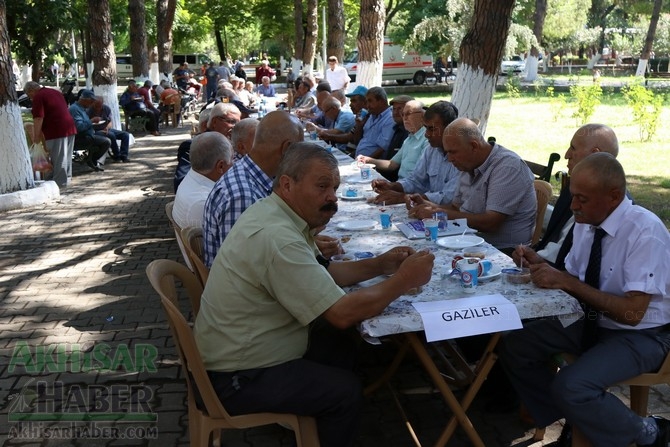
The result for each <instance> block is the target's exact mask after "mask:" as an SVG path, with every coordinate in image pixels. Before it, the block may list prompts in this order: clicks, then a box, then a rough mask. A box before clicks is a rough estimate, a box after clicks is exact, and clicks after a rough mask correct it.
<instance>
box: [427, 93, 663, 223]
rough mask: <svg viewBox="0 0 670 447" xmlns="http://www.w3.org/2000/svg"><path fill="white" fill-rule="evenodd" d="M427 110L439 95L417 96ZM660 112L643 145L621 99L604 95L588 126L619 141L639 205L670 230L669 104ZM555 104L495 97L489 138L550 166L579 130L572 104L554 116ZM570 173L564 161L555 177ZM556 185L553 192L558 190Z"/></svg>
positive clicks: (538, 96)
mask: <svg viewBox="0 0 670 447" xmlns="http://www.w3.org/2000/svg"><path fill="white" fill-rule="evenodd" d="M415 96H416V97H417V99H421V100H422V101H424V102H425V103H426V104H432V103H433V102H435V101H437V100H439V99H447V100H448V99H450V98H445V97H437V96H435V95H432V96H429V95H422V94H416V95H415ZM668 99H669V98H668V96H666V101H665V104H664V107H663V110H662V114H661V119H660V124H659V127H658V131H657V133H656V135H655V136H654V138H653V139H652V141H650V142H640V138H639V131H638V127H637V125H636V124H635V123H634V122H633V117H632V114H631V112H630V110H629V108H628V106H627V105H626V101H625V100H624V98H623V96H622V95H620V94H614V93H611V92H608V91H607V89H604V92H603V100H602V103H601V104H600V105H599V106H598V107H597V108H596V111H595V114H594V115H593V117H591V119H590V120H589V122H598V123H603V124H607V125H608V126H610V127H612V128H613V129H614V131H615V132H616V133H617V136H618V138H619V148H620V149H619V156H618V159H619V161H620V162H621V164H622V165H623V167H624V169H625V171H626V176H627V179H628V183H629V190H630V191H631V193H632V195H633V198H634V199H635V202H636V203H637V204H639V205H642V206H644V207H645V208H648V209H650V210H651V211H653V212H654V213H656V214H657V215H658V216H659V217H660V218H661V219H662V220H663V221H664V222H665V224H666V226H667V227H669V228H670V102H669V101H668ZM557 101H558V100H557V99H552V98H548V97H547V96H545V95H544V93H541V92H540V93H522V95H521V97H520V98H508V97H507V95H506V94H504V93H497V94H496V95H495V97H494V100H493V105H492V107H491V114H490V117H489V121H488V126H487V128H486V132H485V133H486V136H495V137H496V140H497V141H498V143H500V144H501V145H503V146H505V147H507V148H508V149H511V150H513V151H515V152H516V153H518V154H519V155H520V156H521V158H523V159H526V160H531V161H535V162H537V163H542V164H544V163H546V162H547V160H548V158H549V154H550V153H552V152H557V153H558V154H560V155H561V157H563V155H564V154H565V151H566V150H567V148H568V146H569V144H570V139H571V138H572V135H573V133H574V132H575V130H577V128H578V127H579V126H580V123H577V122H576V120H575V119H574V118H572V117H571V115H572V112H573V111H574V110H575V106H573V105H571V104H568V105H567V106H566V107H565V108H564V109H563V110H562V112H561V113H560V114H558V116H557V113H556V104H557ZM561 170H566V171H567V168H566V163H565V160H564V159H562V160H561V161H559V162H558V163H556V164H554V172H556V171H561ZM557 185H558V184H557V183H555V187H556V188H557Z"/></svg>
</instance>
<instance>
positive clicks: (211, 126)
mask: <svg viewBox="0 0 670 447" xmlns="http://www.w3.org/2000/svg"><path fill="white" fill-rule="evenodd" d="M241 119H242V114H241V113H240V110H239V109H238V108H237V106H236V105H235V104H233V103H230V102H220V103H218V104H215V105H214V107H212V111H211V112H210V114H209V121H208V122H207V129H208V130H210V131H213V132H219V133H220V134H221V135H223V136H224V137H226V138H228V139H229V140H230V136H231V133H232V131H233V128H234V127H235V125H237V123H239V122H240V120H241Z"/></svg>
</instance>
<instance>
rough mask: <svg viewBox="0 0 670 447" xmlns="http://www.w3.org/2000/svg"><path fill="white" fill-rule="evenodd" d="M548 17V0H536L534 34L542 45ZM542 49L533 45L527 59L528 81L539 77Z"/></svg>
mask: <svg viewBox="0 0 670 447" xmlns="http://www.w3.org/2000/svg"><path fill="white" fill-rule="evenodd" d="M546 17H547V0H535V14H533V34H534V35H535V39H537V42H538V44H540V46H542V32H543V31H544V19H545V18H546ZM539 56H540V49H539V48H537V47H536V46H535V45H533V46H532V47H531V48H530V55H529V56H528V58H527V60H526V81H528V82H533V81H534V80H536V79H537V66H538V62H539Z"/></svg>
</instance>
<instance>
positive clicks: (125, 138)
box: [96, 129, 130, 158]
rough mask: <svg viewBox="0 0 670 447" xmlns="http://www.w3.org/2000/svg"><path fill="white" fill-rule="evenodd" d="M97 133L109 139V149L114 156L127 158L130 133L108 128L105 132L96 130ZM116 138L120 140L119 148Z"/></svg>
mask: <svg viewBox="0 0 670 447" xmlns="http://www.w3.org/2000/svg"><path fill="white" fill-rule="evenodd" d="M96 134H97V135H101V136H103V137H108V138H109V140H110V149H111V150H112V154H113V155H114V157H119V158H128V146H129V145H130V134H129V133H128V132H126V131H125V130H117V129H109V130H108V131H107V133H105V132H104V131H97V132H96ZM117 140H121V148H119V143H118V141H117Z"/></svg>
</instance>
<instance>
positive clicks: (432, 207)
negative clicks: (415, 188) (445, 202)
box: [405, 194, 444, 219]
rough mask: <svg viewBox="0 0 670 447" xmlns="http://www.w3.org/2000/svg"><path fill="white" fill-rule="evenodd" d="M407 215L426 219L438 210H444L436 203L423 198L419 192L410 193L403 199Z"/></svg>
mask: <svg viewBox="0 0 670 447" xmlns="http://www.w3.org/2000/svg"><path fill="white" fill-rule="evenodd" d="M405 206H406V207H407V210H408V213H407V214H408V215H409V217H411V218H414V219H426V218H429V217H433V215H434V214H435V213H437V212H438V211H444V210H443V209H442V208H440V207H439V206H438V205H437V204H435V203H433V202H431V201H430V200H427V199H424V198H423V197H422V196H421V194H411V195H409V196H408V197H407V199H406V200H405Z"/></svg>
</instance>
